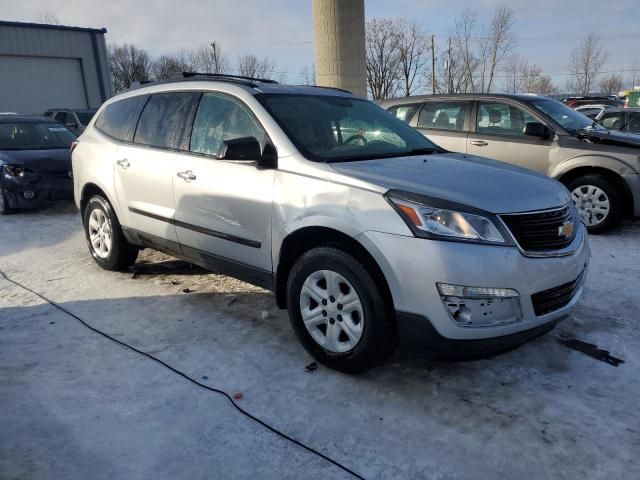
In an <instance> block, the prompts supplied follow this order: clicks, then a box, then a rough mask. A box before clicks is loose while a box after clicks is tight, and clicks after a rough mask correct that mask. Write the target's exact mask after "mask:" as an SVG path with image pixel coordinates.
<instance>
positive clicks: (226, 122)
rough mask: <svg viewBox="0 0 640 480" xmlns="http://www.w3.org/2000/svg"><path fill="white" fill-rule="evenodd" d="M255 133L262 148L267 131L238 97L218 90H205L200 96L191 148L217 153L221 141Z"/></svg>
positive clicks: (252, 135) (193, 150)
mask: <svg viewBox="0 0 640 480" xmlns="http://www.w3.org/2000/svg"><path fill="white" fill-rule="evenodd" d="M242 137H255V138H256V139H257V140H258V142H260V146H261V147H262V148H264V144H265V141H266V134H265V133H264V131H263V130H262V127H260V125H258V122H257V121H256V119H255V118H254V117H253V115H252V114H251V113H250V112H249V110H248V109H247V107H245V106H244V104H243V103H242V102H240V100H236V99H235V98H233V97H231V96H229V95H224V94H220V93H205V94H203V95H202V100H200V106H199V107H198V113H197V114H196V119H195V122H194V124H193V133H192V134H191V151H192V152H197V153H206V154H209V155H216V154H218V152H219V151H220V148H221V147H222V142H223V141H225V140H231V139H234V138H242Z"/></svg>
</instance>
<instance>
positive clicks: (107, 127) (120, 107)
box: [95, 95, 149, 142]
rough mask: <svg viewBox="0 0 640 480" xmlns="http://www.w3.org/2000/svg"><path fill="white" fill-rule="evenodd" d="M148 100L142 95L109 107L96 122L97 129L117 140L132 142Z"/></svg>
mask: <svg viewBox="0 0 640 480" xmlns="http://www.w3.org/2000/svg"><path fill="white" fill-rule="evenodd" d="M147 98H149V97H148V96H146V95H140V96H138V97H132V98H126V99H124V100H120V101H118V102H114V103H112V104H110V105H107V106H106V107H105V109H104V110H103V111H102V113H101V114H100V116H99V117H98V119H97V120H96V123H95V126H96V128H97V129H98V130H100V131H102V132H104V133H106V134H107V135H109V136H111V137H113V138H115V139H117V140H122V141H124V142H130V141H132V140H133V132H134V131H135V129H136V122H137V120H138V115H139V114H140V109H141V108H142V106H143V105H144V103H145V102H146V101H147Z"/></svg>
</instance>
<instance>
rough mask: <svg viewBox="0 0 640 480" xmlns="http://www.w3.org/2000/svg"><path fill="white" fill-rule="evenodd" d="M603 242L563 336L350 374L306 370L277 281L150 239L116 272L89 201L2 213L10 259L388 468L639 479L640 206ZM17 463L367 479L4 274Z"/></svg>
mask: <svg viewBox="0 0 640 480" xmlns="http://www.w3.org/2000/svg"><path fill="white" fill-rule="evenodd" d="M592 249H593V258H592V263H591V269H590V272H589V277H588V280H587V285H586V290H585V293H584V296H583V299H582V300H581V302H580V303H579V305H578V307H577V309H576V310H575V312H574V314H573V316H572V318H570V319H568V320H566V321H565V322H563V323H562V324H560V325H559V326H558V328H556V330H554V331H553V332H551V333H550V334H548V335H546V336H544V337H542V338H539V339H536V340H534V341H533V342H531V343H529V344H526V345H524V346H522V347H521V348H519V349H517V350H516V351H514V352H511V353H507V354H504V355H501V356H499V357H496V358H492V359H486V360H481V361H475V362H467V363H431V362H428V361H425V360H421V359H419V358H416V357H412V356H408V355H404V354H397V355H396V356H395V357H393V358H392V359H391V361H389V362H388V363H386V364H385V365H383V366H381V367H379V368H377V369H375V370H373V371H371V372H369V373H367V374H364V375H357V376H348V375H344V374H340V373H337V372H334V371H330V370H327V369H326V368H323V367H320V368H319V369H318V370H316V371H314V372H313V373H306V372H305V365H307V364H308V363H309V362H311V359H310V357H309V356H308V355H307V354H306V353H305V352H304V350H303V349H302V347H301V346H300V345H299V344H298V342H297V341H296V339H295V337H294V335H293V332H292V331H291V328H290V326H289V323H288V320H287V317H286V314H285V313H284V312H281V311H279V310H278V309H277V308H276V306H275V303H274V301H273V299H272V297H271V295H270V294H269V293H268V292H265V291H264V290H261V289H259V288H256V287H252V286H250V285H247V284H244V283H242V282H239V281H236V280H233V279H230V278H228V277H224V276H220V275H216V274H211V273H208V272H205V271H203V270H200V269H198V268H195V267H194V268H191V267H190V266H189V265H188V264H185V263H183V262H180V261H177V260H174V259H171V258H169V257H166V256H164V255H160V254H157V253H152V252H149V251H145V252H144V253H143V254H142V255H141V257H140V259H139V262H138V264H137V265H136V267H135V270H136V271H138V273H137V274H136V275H133V273H132V272H128V273H111V272H105V271H102V270H100V269H99V268H98V267H97V266H96V265H95V264H94V262H93V260H92V259H91V258H90V256H89V254H88V252H87V249H86V246H85V243H84V238H83V233H82V230H81V224H80V217H79V215H78V214H77V213H76V212H75V211H74V210H73V208H72V207H69V208H68V209H57V210H55V211H48V212H34V213H21V214H16V215H10V216H6V217H1V218H0V269H2V270H3V271H4V272H5V273H6V274H7V275H9V276H11V277H12V278H14V279H15V280H17V281H19V282H21V283H24V284H25V285H27V286H29V287H30V288H32V289H34V290H36V291H38V292H40V293H42V294H44V295H45V296H47V297H49V298H50V299H51V300H53V301H55V302H57V303H59V304H60V305H62V306H63V307H65V308H66V309H68V310H70V311H72V312H73V313H75V314H76V315H78V316H80V317H81V318H83V319H85V320H86V321H87V322H89V323H90V324H92V325H93V326H95V327H96V328H99V329H101V330H103V331H105V332H107V333H109V334H110V335H112V336H114V337H115V338H118V339H119V340H122V341H124V342H127V343H129V344H131V345H133V346H134V347H136V348H138V349H141V350H143V351H145V352H148V353H151V354H153V355H155V356H157V357H158V358H160V359H162V360H163V361H165V362H167V363H169V364H171V365H172V366H174V367H176V368H178V369H179V370H181V371H184V372H185V373H187V374H189V375H191V376H193V377H194V378H196V379H199V380H200V381H201V382H203V383H205V384H207V385H210V386H214V387H216V388H221V389H224V390H226V391H228V392H230V393H235V392H240V393H242V398H241V399H240V400H238V403H239V404H240V405H241V406H242V407H243V408H245V409H247V410H248V411H249V412H251V413H253V414H255V415H256V416H258V417H260V418H261V419H263V420H265V421H267V422H269V423H270V424H272V425H273V426H275V427H276V428H279V429H281V430H283V431H284V432H286V433H287V434H289V435H291V436H293V437H295V438H297V439H299V440H301V441H303V442H305V443H306V444H308V445H310V446H312V447H313V448H316V449H318V450H320V451H322V452H323V453H325V454H327V455H329V456H331V457H332V458H334V459H336V460H337V461H339V462H341V463H343V464H345V465H346V466H347V467H349V468H351V469H353V470H355V471H356V472H358V473H359V474H361V475H362V476H364V477H365V478H371V479H404V478H407V479H409V478H419V479H441V480H445V479H446V480H449V479H502V478H504V479H551V478H553V479H576V478H580V479H636V478H640V460H639V458H640V415H638V410H637V408H638V398H640V382H639V381H638V380H639V377H638V371H640V355H639V351H640V333H639V330H638V328H637V324H638V320H640V295H639V294H638V291H639V290H640V221H638V220H636V221H633V222H627V223H625V225H624V226H623V227H622V228H621V229H620V230H618V231H617V232H614V233H613V234H610V235H607V236H599V237H592ZM185 289H189V290H188V291H190V293H184V290H185ZM264 310H266V311H268V312H269V313H270V315H268V316H267V318H263V315H262V312H263V311H264ZM560 333H563V334H568V335H570V336H574V337H577V338H579V339H582V340H585V341H588V342H591V343H595V344H598V345H599V346H601V347H602V348H606V349H607V350H610V351H611V353H612V354H613V355H615V356H618V357H620V358H622V359H624V360H625V362H626V363H624V364H622V365H620V366H619V367H617V368H616V367H612V366H611V365H608V364H606V363H603V362H600V361H598V360H595V359H593V358H590V357H587V356H586V355H584V354H582V353H579V352H575V351H573V350H569V349H568V348H566V347H564V346H562V345H560V344H558V343H557V341H556V336H557V335H558V334H560ZM0 478H2V479H32V478H33V479H61V478H64V479H65V480H72V479H87V478H91V479H112V478H126V479H138V478H154V479H182V478H184V479H200V478H247V479H249V478H278V479H279V478H296V479H297V478H317V479H321V478H322V479H330V478H349V475H347V474H346V473H345V472H343V471H341V470H339V469H337V468H336V467H334V466H332V465H331V464H329V463H328V462H326V461H324V460H322V459H321V458H319V457H317V456H314V455H312V454H310V453H308V452H306V451H305V450H303V449H301V448H299V447H297V446H295V445H293V444H291V443H288V442H286V441H285V440H283V439H281V438H279V437H277V436H276V435H274V434H273V433H271V432H269V431H268V430H266V429H265V428H263V427H261V426H259V425H258V424H256V423H254V422H252V421H251V420H249V419H247V418H246V417H243V416H241V415H240V414H239V413H238V412H237V411H236V410H234V409H233V407H232V406H231V405H230V404H229V403H228V401H227V400H225V399H224V398H222V397H220V396H218V395H216V394H214V393H212V392H209V391H206V390H204V389H201V388H198V387H197V386H195V385H193V384H190V383H189V382H187V381H186V380H184V379H182V378H181V377H179V376H177V375H175V374H173V373H171V372H170V371H168V370H166V369H164V368H162V367H161V366H160V365H158V364H156V363H154V362H152V361H150V360H148V359H146V358H144V357H142V356H140V355H138V354H136V353H134V352H132V351H129V350H127V349H125V348H123V347H121V346H119V345H117V344H115V343H113V342H110V341H108V340H107V339H105V338H103V337H101V336H99V335H97V334H95V333H93V332H91V331H90V330H88V329H86V328H85V327H83V326H82V325H81V324H80V323H79V322H77V321H76V320H74V319H73V318H71V317H69V316H67V315H65V314H63V313H62V312H60V311H58V310H56V309H54V308H53V307H51V306H50V305H48V304H46V303H45V302H43V301H42V300H41V299H39V298H37V297H35V296H34V295H32V294H30V293H28V292H25V291H24V290H21V289H20V288H18V287H16V286H14V285H12V284H10V283H9V282H7V281H5V280H3V279H0Z"/></svg>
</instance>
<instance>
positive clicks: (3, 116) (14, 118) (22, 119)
mask: <svg viewBox="0 0 640 480" xmlns="http://www.w3.org/2000/svg"><path fill="white" fill-rule="evenodd" d="M0 123H55V121H54V120H51V118H49V117H45V116H43V115H20V114H14V113H9V114H7V113H0Z"/></svg>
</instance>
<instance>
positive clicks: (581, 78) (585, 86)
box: [568, 32, 609, 95]
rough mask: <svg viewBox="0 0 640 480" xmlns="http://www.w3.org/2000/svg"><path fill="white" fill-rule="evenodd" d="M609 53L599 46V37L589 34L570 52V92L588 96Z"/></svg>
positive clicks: (595, 34)
mask: <svg viewBox="0 0 640 480" xmlns="http://www.w3.org/2000/svg"><path fill="white" fill-rule="evenodd" d="M608 56H609V53H608V52H607V51H605V50H604V49H603V48H602V46H601V45H600V37H599V36H598V34H597V33H594V32H591V33H590V34H589V35H587V36H586V37H585V38H584V39H583V40H582V42H581V43H580V45H578V47H577V48H576V49H574V50H573V51H572V52H571V62H570V64H569V71H570V72H571V74H572V78H570V80H569V82H568V86H569V87H570V89H571V90H573V91H574V92H576V93H580V94H581V95H586V94H588V93H589V92H590V91H591V90H592V89H593V87H594V86H595V79H596V78H597V76H598V72H599V71H600V69H601V68H602V65H604V63H605V62H606V61H607V57H608Z"/></svg>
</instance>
